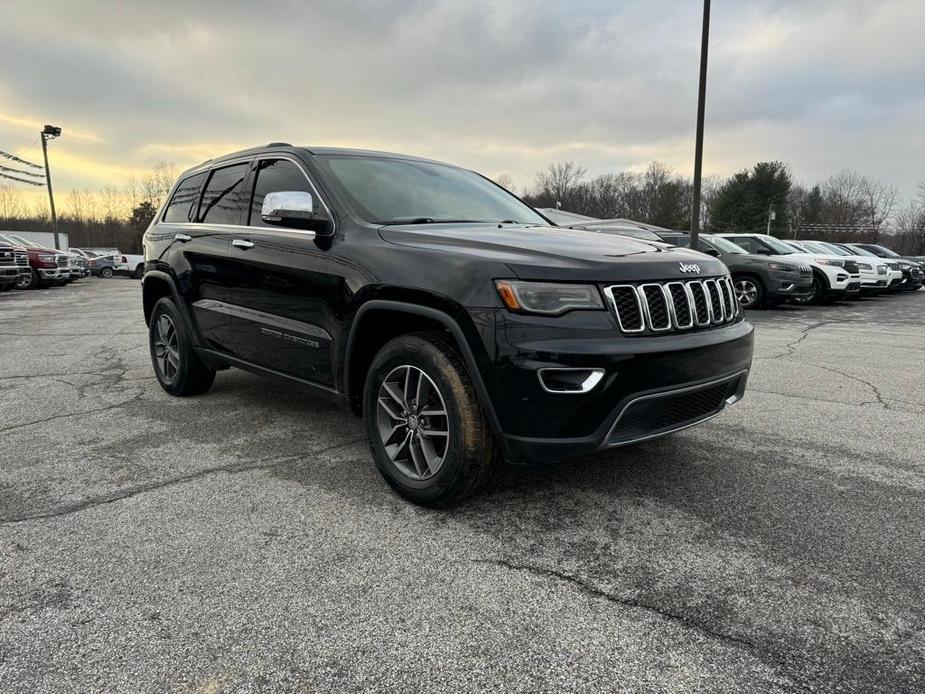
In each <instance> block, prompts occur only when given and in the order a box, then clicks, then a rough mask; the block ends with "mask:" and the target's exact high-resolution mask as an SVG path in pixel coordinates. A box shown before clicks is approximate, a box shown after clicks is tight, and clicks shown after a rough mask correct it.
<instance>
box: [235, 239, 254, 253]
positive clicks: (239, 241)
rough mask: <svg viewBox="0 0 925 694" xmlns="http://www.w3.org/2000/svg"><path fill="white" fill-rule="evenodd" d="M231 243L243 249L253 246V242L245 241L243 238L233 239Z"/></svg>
mask: <svg viewBox="0 0 925 694" xmlns="http://www.w3.org/2000/svg"><path fill="white" fill-rule="evenodd" d="M231 245H232V246H234V247H235V248H243V249H244V250H245V251H246V250H247V249H248V248H253V247H254V243H253V242H252V241H245V240H244V239H235V240H234V241H232V242H231Z"/></svg>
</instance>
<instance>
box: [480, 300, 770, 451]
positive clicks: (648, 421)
mask: <svg viewBox="0 0 925 694" xmlns="http://www.w3.org/2000/svg"><path fill="white" fill-rule="evenodd" d="M497 321H498V324H497V326H496V331H495V343H496V345H495V346H496V349H497V353H496V359H495V362H496V363H495V364H494V366H493V367H492V368H490V369H489V370H483V373H482V376H483V380H484V381H485V385H486V389H487V390H488V395H489V397H490V399H491V401H492V405H493V407H494V410H495V414H496V415H497V419H498V423H499V425H500V427H501V430H502V432H501V434H502V435H501V440H502V443H503V446H504V449H505V454H506V457H507V458H508V460H509V461H511V462H513V463H519V464H537V463H539V464H542V463H552V462H557V461H561V460H565V459H568V458H574V457H578V456H581V455H585V454H588V453H591V452H594V451H597V450H600V449H603V448H609V447H611V446H619V445H626V444H628V443H633V442H636V441H641V440H645V439H648V438H653V437H655V436H662V435H664V434H668V433H671V432H673V431H678V430H680V429H683V428H686V427H688V426H692V425H694V424H697V423H699V422H701V421H704V420H706V419H709V418H711V417H713V416H716V415H717V414H719V413H720V412H721V411H722V410H723V409H724V408H725V407H726V406H727V405H729V404H732V403H734V402H735V401H736V400H738V399H739V398H741V397H742V394H743V393H744V389H745V384H746V381H747V376H748V370H749V368H750V366H751V359H752V349H753V332H754V329H753V328H752V326H751V325H750V324H749V323H748V322H746V321H744V320H739V321H738V322H735V323H731V324H728V325H725V326H723V327H719V328H713V329H705V330H699V331H692V332H687V333H672V334H666V335H657V336H655V335H653V336H644V337H627V336H624V335H622V334H621V333H620V332H619V331H618V329H617V327H616V323H615V321H614V320H613V318H612V317H611V315H610V314H609V313H607V312H591V311H586V312H582V311H574V312H572V313H571V314H566V315H565V316H560V317H558V318H543V317H538V316H523V315H514V314H510V313H507V312H499V314H498V315H497ZM540 369H589V370H601V371H603V378H601V379H600V382H599V383H598V384H597V385H596V386H595V387H594V388H593V389H592V390H590V391H589V392H587V393H563V392H559V393H553V392H549V391H547V390H546V389H544V387H543V385H542V383H541V382H540V380H539V378H538V375H537V373H538V371H539V370H540ZM720 396H721V397H720ZM711 398H712V399H711ZM701 400H705V401H703V402H701Z"/></svg>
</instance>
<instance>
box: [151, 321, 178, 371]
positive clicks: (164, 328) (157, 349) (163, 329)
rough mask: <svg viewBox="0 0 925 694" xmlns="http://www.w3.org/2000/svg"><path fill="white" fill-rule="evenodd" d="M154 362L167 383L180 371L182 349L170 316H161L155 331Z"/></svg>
mask: <svg viewBox="0 0 925 694" xmlns="http://www.w3.org/2000/svg"><path fill="white" fill-rule="evenodd" d="M154 360H155V362H157V368H158V371H160V373H161V376H163V377H164V378H165V379H166V380H167V381H173V379H174V378H176V376H177V371H179V370H180V348H179V345H178V343H177V328H176V326H175V325H174V324H173V321H172V320H171V318H170V316H168V315H166V314H161V315H160V316H158V318H157V323H156V325H155V329H154Z"/></svg>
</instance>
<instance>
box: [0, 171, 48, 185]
mask: <svg viewBox="0 0 925 694" xmlns="http://www.w3.org/2000/svg"><path fill="white" fill-rule="evenodd" d="M0 178H9V179H10V180H12V181H19V182H20V183H28V184H29V185H30V186H39V187H42V186H44V185H45V184H44V183H42V182H41V181H30V180H29V179H27V178H17V177H16V176H9V175H7V174H5V173H0Z"/></svg>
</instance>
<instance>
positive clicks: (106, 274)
mask: <svg viewBox="0 0 925 694" xmlns="http://www.w3.org/2000/svg"><path fill="white" fill-rule="evenodd" d="M112 275H113V272H112V268H111V267H104V268H102V269H101V270H100V277H102V278H103V279H107V280H108V279H109V278H110V277H112Z"/></svg>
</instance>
